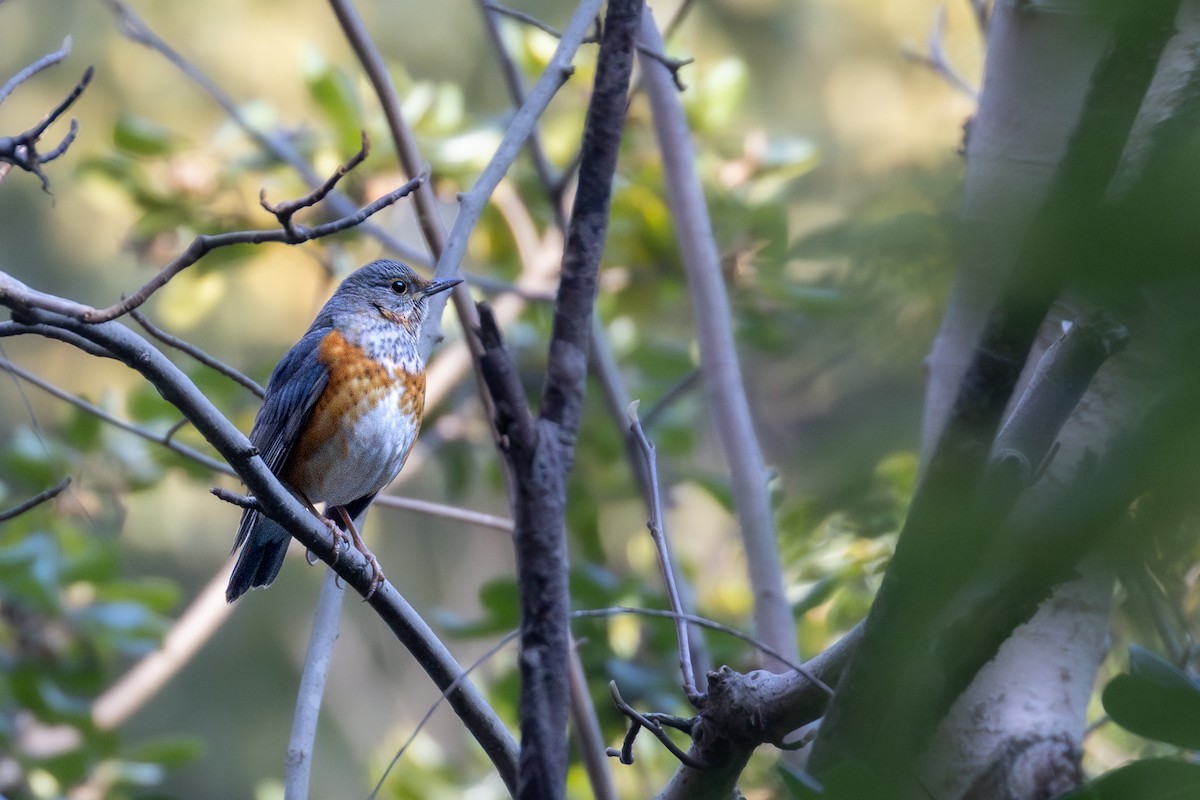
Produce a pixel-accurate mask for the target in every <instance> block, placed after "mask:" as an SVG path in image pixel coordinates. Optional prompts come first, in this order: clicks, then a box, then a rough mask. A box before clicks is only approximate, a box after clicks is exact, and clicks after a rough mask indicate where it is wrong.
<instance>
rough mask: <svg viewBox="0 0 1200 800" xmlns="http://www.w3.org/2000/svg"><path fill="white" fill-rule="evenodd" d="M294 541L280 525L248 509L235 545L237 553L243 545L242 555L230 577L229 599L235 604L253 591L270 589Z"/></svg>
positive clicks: (239, 527)
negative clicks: (263, 587)
mask: <svg viewBox="0 0 1200 800" xmlns="http://www.w3.org/2000/svg"><path fill="white" fill-rule="evenodd" d="M291 540H292V537H291V535H290V534H288V532H287V531H286V530H284V529H283V527H281V526H280V525H279V523H277V522H275V521H274V520H271V519H269V518H268V517H264V516H263V515H262V514H260V513H259V512H257V511H253V510H250V509H247V510H246V511H245V513H243V514H242V521H241V524H239V525H238V532H237V538H236V539H235V540H234V545H233V549H234V550H237V548H238V547H239V546H241V548H242V552H241V553H240V554H239V555H238V559H237V563H236V564H234V565H233V574H232V575H230V576H229V586H227V587H226V589H225V599H226V600H227V601H229V602H230V603H232V602H233V601H234V600H237V599H238V598H239V597H241V596H242V595H243V594H245V593H246V592H247V591H248V590H249V589H253V588H254V587H255V586H266V585H267V584H269V583H270V582H271V581H273V580H275V576H276V575H278V574H279V570H280V569H281V568H282V567H283V557H284V556H285V555H287V548H288V544H289V543H290V542H291Z"/></svg>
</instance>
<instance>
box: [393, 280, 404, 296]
mask: <svg viewBox="0 0 1200 800" xmlns="http://www.w3.org/2000/svg"><path fill="white" fill-rule="evenodd" d="M392 291H393V292H395V293H396V294H407V293H408V284H407V283H406V282H405V281H392Z"/></svg>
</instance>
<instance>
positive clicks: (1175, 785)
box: [1061, 758, 1200, 800]
mask: <svg viewBox="0 0 1200 800" xmlns="http://www.w3.org/2000/svg"><path fill="white" fill-rule="evenodd" d="M1196 797H1200V764H1189V763H1187V762H1185V761H1177V760H1175V759H1170V758H1147V759H1143V760H1141V761H1134V762H1133V763H1132V764H1126V765H1125V766H1123V767H1121V768H1120V769H1115V770H1113V771H1112V772H1106V773H1105V774H1103V775H1101V776H1100V777H1099V778H1096V779H1095V780H1093V781H1091V782H1090V783H1088V784H1087V785H1086V786H1084V787H1083V788H1081V789H1079V790H1077V791H1075V792H1072V793H1071V794H1069V795H1066V796H1064V797H1063V798H1061V800H1194V798H1196Z"/></svg>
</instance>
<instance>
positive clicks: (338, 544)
mask: <svg viewBox="0 0 1200 800" xmlns="http://www.w3.org/2000/svg"><path fill="white" fill-rule="evenodd" d="M321 521H322V522H324V523H325V527H326V528H329V533H330V534H332V536H333V561H331V562H330V566H333V565H334V564H336V563H337V562H338V557H339V556H340V555H341V554H342V548H344V547H349V546H350V542H351V539H350V537H349V536H347V535H346V532H345V531H343V530H342V529H341V528H339V527H338V524H337V523H336V522H334V521H333V520H331V519H330V518H329V517H325V516H323V517H321Z"/></svg>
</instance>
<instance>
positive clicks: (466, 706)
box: [5, 299, 517, 786]
mask: <svg viewBox="0 0 1200 800" xmlns="http://www.w3.org/2000/svg"><path fill="white" fill-rule="evenodd" d="M5 303H6V304H11V305H10V307H13V306H15V308H14V310H15V311H17V313H18V315H19V317H20V322H14V323H9V325H11V326H14V329H19V328H20V327H26V328H27V329H28V330H29V331H30V332H35V331H36V332H37V333H43V332H45V333H48V334H50V335H53V334H52V331H50V330H48V329H55V330H58V331H62V332H64V333H65V334H66V335H65V336H63V337H62V338H64V339H66V340H68V341H75V340H78V339H83V340H86V341H87V342H89V343H90V345H92V346H93V347H97V348H100V349H101V350H104V351H107V352H108V353H110V354H111V355H112V357H114V358H116V359H117V360H118V361H120V362H121V363H124V364H125V365H127V366H129V367H131V368H133V369H135V370H136V371H138V372H139V373H141V374H142V376H143V377H145V378H146V380H148V381H149V382H150V383H151V384H152V385H153V386H154V387H155V388H156V389H157V390H158V391H159V393H160V394H162V396H163V398H164V399H165V400H166V401H167V402H169V403H171V404H172V405H174V406H175V407H176V408H178V409H179V410H180V411H181V412H182V413H183V414H184V415H185V416H186V417H187V418H188V419H189V420H190V421H191V422H192V424H193V425H195V427H196V429H197V430H198V431H199V432H200V433H201V435H203V436H204V437H205V438H206V439H207V440H208V441H209V443H211V444H212V445H213V447H214V448H216V450H217V451H218V452H219V453H220V454H221V455H222V457H224V458H225V459H226V460H227V461H228V462H229V464H230V465H231V466H232V467H233V468H234V469H235V470H236V471H237V473H238V475H239V476H240V477H241V478H242V479H243V480H244V481H245V482H246V486H247V488H248V489H249V490H250V491H251V492H252V493H253V494H254V496H255V498H256V499H257V500H258V502H259V503H260V504H261V506H262V508H263V510H264V512H265V513H267V514H268V515H269V516H270V517H271V518H272V519H274V520H275V521H277V522H278V523H279V524H281V525H283V526H284V528H286V529H287V531H288V532H289V533H291V534H292V535H293V536H294V537H295V538H296V539H297V540H298V541H299V542H300V543H301V544H302V545H303V546H304V547H305V548H307V549H308V550H310V551H311V552H312V553H314V554H315V555H316V556H317V557H318V558H320V559H321V560H322V561H325V562H326V563H327V564H329V565H330V566H331V567H333V569H334V570H335V571H336V572H337V573H338V575H339V576H341V578H342V580H344V581H345V582H346V583H347V584H348V585H350V586H352V587H354V589H355V590H356V591H358V592H359V593H360V594H362V595H363V596H364V597H365V596H366V595H367V594H368V593H369V592H370V589H371V583H372V578H373V576H374V571H373V570H372V568H371V567H370V565H368V563H367V562H366V559H365V558H363V557H362V555H361V554H359V553H358V552H357V551H354V550H350V551H345V550H342V551H339V550H337V549H336V548H335V544H334V542H333V540H332V539H331V537H330V534H329V529H328V528H327V527H326V526H325V525H323V524H322V523H321V522H320V521H319V520H317V519H316V518H315V517H314V516H313V515H312V514H311V513H310V512H309V511H308V510H307V509H306V508H305V507H304V506H302V505H301V504H300V502H299V501H297V500H296V499H295V498H294V497H293V496H292V495H291V493H290V492H288V491H287V489H285V488H284V487H283V485H282V484H281V483H279V480H278V479H277V478H276V477H275V476H274V474H272V472H271V471H270V470H269V469H268V468H267V466H266V464H264V463H263V461H262V459H261V458H259V457H258V453H257V451H256V450H255V448H254V447H253V446H252V445H251V444H250V442H249V440H247V439H246V437H245V435H244V434H242V432H241V431H239V430H238V429H237V428H236V427H234V425H233V424H232V423H231V422H229V420H227V419H226V418H225V417H224V416H223V415H222V414H221V413H220V411H218V410H217V409H216V407H214V406H213V405H212V403H211V402H210V401H209V400H208V398H207V397H205V396H204V394H203V392H201V391H200V390H199V389H198V388H197V387H196V385H195V384H194V383H192V381H191V380H190V379H189V378H188V377H187V375H185V374H184V373H183V372H182V371H181V370H180V369H179V368H178V367H176V366H175V365H174V364H172V363H171V362H170V360H169V359H167V358H166V357H165V356H164V355H163V354H162V353H161V352H159V351H158V350H157V349H156V348H154V347H153V346H151V345H150V344H149V342H147V341H146V340H145V339H143V338H141V337H140V336H138V335H137V334H135V333H134V332H133V331H131V330H129V329H128V328H126V327H125V326H123V325H121V324H119V323H116V322H106V323H99V324H90V323H87V322H83V321H81V320H80V319H78V318H75V317H68V316H63V315H61V314H55V313H53V312H49V311H45V310H42V309H38V308H28V307H22V306H21V305H20V304H18V303H13V302H12V301H11V300H7V299H6V300H5ZM26 322H28V323H30V324H29V325H28V326H25V325H24V323H26ZM39 326H42V327H39ZM367 602H368V603H369V604H370V606H371V608H372V609H374V610H375V612H376V613H377V614H379V616H380V618H382V619H383V620H384V622H385V623H386V624H387V625H388V627H389V628H391V630H392V632H393V634H394V635H395V636H396V637H397V638H398V639H399V640H400V642H401V644H403V645H404V647H406V648H407V649H408V650H409V652H411V653H412V654H413V656H414V658H415V659H416V660H417V662H418V663H419V664H420V665H421V667H422V668H423V669H424V670H425V671H426V673H427V674H428V675H429V676H430V677H431V678H432V679H433V681H434V683H435V684H437V685H438V686H439V687H440V688H442V689H443V690H446V689H449V687H451V686H454V685H455V682H456V681H459V679H460V677H461V675H462V669H461V667H459V665H458V663H457V662H456V661H455V660H454V657H453V656H452V655H451V654H450V652H449V651H448V650H446V648H445V645H443V644H442V643H441V641H439V640H438V638H437V636H436V635H434V633H433V631H432V630H430V628H429V626H428V625H427V624H426V623H425V621H424V620H422V619H421V617H420V616H419V615H418V614H417V613H416V611H415V610H414V609H413V608H412V607H411V606H410V605H409V604H408V603H407V601H405V600H404V598H403V597H402V596H401V595H400V593H399V592H397V591H396V588H395V587H394V586H393V585H392V584H391V583H389V582H388V581H387V580H386V579H385V580H384V582H383V584H382V585H380V586H379V587H378V589H377V590H376V591H375V592H374V594H372V595H371V596H370V598H369V599H368V601H367ZM450 703H451V705H452V706H453V708H454V710H455V712H456V713H457V714H458V715H459V717H460V718H461V719H462V720H463V722H464V724H465V725H466V727H467V729H468V730H469V731H470V732H471V734H472V736H474V737H475V739H476V741H478V742H479V743H480V745H481V746H482V747H483V749H484V751H485V752H486V753H487V755H488V757H489V758H490V759H491V760H492V762H493V763H494V764H495V765H496V768H497V770H498V771H499V773H500V776H501V777H502V778H503V779H504V780H505V782H506V783H508V785H510V786H515V785H516V758H517V755H516V744H515V743H514V742H513V741H512V738H511V736H510V735H509V733H508V731H507V730H506V729H505V727H504V725H503V723H502V722H501V721H500V720H499V719H498V718H497V717H496V715H495V712H493V711H492V710H491V708H490V707H488V705H487V703H486V702H485V701H484V700H483V698H482V697H481V696H480V695H479V692H478V690H477V689H476V688H475V687H474V685H473V684H471V683H470V682H469V681H459V682H458V683H457V686H455V688H453V689H452V690H451V693H450Z"/></svg>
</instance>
